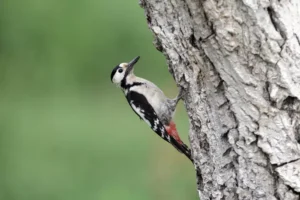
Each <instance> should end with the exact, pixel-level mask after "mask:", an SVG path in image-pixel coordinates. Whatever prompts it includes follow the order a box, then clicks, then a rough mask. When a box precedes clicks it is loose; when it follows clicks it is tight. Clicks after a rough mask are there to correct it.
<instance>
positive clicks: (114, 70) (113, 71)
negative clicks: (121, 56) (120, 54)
mask: <svg viewBox="0 0 300 200" xmlns="http://www.w3.org/2000/svg"><path fill="white" fill-rule="evenodd" d="M119 68H121V67H120V66H119V65H118V66H116V67H115V68H114V69H113V70H112V72H111V75H110V80H111V82H112V79H113V77H114V75H115V74H116V72H117V70H118V69H119Z"/></svg>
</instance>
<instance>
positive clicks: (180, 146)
mask: <svg viewBox="0 0 300 200" xmlns="http://www.w3.org/2000/svg"><path fill="white" fill-rule="evenodd" d="M165 128H166V130H167V133H168V134H169V135H170V136H172V138H174V139H175V140H176V142H175V144H174V145H173V146H174V147H175V148H176V149H177V150H178V151H179V152H181V153H183V154H184V155H185V156H186V157H188V159H190V160H191V161H192V162H193V159H192V155H191V150H190V148H189V147H188V146H187V145H186V144H184V143H183V142H182V140H181V139H180V137H179V134H178V132H177V129H176V125H175V123H174V122H173V121H171V122H170V124H169V125H168V126H166V127H165Z"/></svg>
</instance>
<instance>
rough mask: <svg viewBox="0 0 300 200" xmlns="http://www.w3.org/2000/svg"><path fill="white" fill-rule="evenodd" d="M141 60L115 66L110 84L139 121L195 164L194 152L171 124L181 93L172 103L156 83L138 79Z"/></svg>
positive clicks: (172, 123) (137, 58) (136, 59)
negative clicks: (135, 72)
mask: <svg viewBox="0 0 300 200" xmlns="http://www.w3.org/2000/svg"><path fill="white" fill-rule="evenodd" d="M138 60H139V57H136V58H135V59H133V60H132V61H131V62H129V63H121V64H120V65H118V66H116V67H115V68H114V69H113V71H112V73H111V81H112V82H113V83H114V84H116V85H117V86H118V87H120V88H121V89H122V91H123V92H124V94H125V96H126V99H127V101H128V103H129V105H130V106H131V108H132V109H133V111H134V112H135V113H136V114H137V115H138V116H139V117H140V119H142V120H143V121H145V122H146V123H147V124H148V125H149V126H150V127H151V129H152V130H153V131H154V132H155V133H157V135H159V136H160V137H161V138H162V139H164V140H165V141H167V142H168V143H170V144H172V145H173V146H174V147H175V148H176V149H177V150H178V151H179V152H181V153H183V154H185V155H186V156H187V157H188V158H189V159H190V160H191V161H192V158H191V151H190V149H189V148H188V147H187V146H186V145H185V144H184V143H183V142H182V141H181V139H180V137H179V135H178V133H177V130H176V126H175V124H174V122H173V121H172V118H173V115H174V112H175V108H176V105H177V103H178V101H179V100H180V98H181V96H182V92H180V93H179V95H178V96H177V97H176V98H175V99H169V98H167V97H166V96H165V95H164V93H163V92H162V91H161V90H160V89H159V88H158V87H157V86H156V85H155V84H154V83H152V82H150V81H148V80H146V79H143V78H140V77H137V76H135V75H134V73H133V66H134V64H135V63H136V62H137V61H138Z"/></svg>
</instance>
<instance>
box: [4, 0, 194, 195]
mask: <svg viewBox="0 0 300 200" xmlns="http://www.w3.org/2000/svg"><path fill="white" fill-rule="evenodd" d="M137 55H140V56H141V60H140V61H139V63H138V65H137V66H136V69H135V72H136V74H138V75H140V76H143V77H145V78H148V79H151V80H153V81H154V82H156V83H157V84H158V85H159V86H160V87H161V88H163V90H164V91H166V93H167V94H168V95H169V96H175V94H176V93H177V88H176V86H175V83H174V81H173V80H172V77H171V76H170V74H169V73H168V70H167V66H166V64H165V62H164V58H163V56H162V55H161V54H160V53H159V52H157V51H156V50H155V48H154V47H153V45H152V36H151V33H150V31H149V30H148V28H147V24H146V20H145V17H144V14H143V10H142V9H141V8H140V7H139V5H138V2H137V1H116V0H115V1H114V0H110V1H108V0H100V1H95V0H86V1H79V0H44V1H41V0H23V1H19V0H2V1H1V3H0V163H1V164H0V199H1V200H2V199H3V200H48V199H49V200H56V199H58V200H68V199H70V200H77V199H78V200H82V199H84V200H94V199H95V200H96V199H97V200H100V199H133V200H134V199H138V200H140V199H145V200H147V199H149V200H150V199H151V200H152V199H174V200H176V199H178V200H179V199H197V194H196V186H195V178H194V169H193V166H192V164H191V163H190V162H189V160H188V159H186V158H185V157H184V156H183V155H180V154H178V153H177V152H176V150H174V149H173V148H172V147H171V146H170V145H167V144H166V143H165V142H164V141H162V140H160V139H158V137H157V136H155V134H154V133H152V131H151V130H150V129H149V128H148V127H147V125H146V124H145V123H143V122H140V120H139V119H138V117H137V116H135V114H134V113H133V112H132V111H131V109H130V107H129V106H128V104H127V102H126V100H125V98H124V97H123V94H122V93H121V91H119V89H117V88H115V86H113V85H112V84H111V82H110V72H111V70H112V68H113V67H114V66H116V65H117V64H119V63H120V62H125V61H129V60H131V59H132V58H133V57H135V56H137ZM176 122H177V124H178V125H177V126H178V129H179V131H180V134H181V135H182V137H183V139H184V140H185V141H187V135H188V119H187V117H186V116H185V111H184V108H183V106H182V105H180V107H179V110H178V112H177V118H176Z"/></svg>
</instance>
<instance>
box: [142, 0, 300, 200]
mask: <svg viewBox="0 0 300 200" xmlns="http://www.w3.org/2000/svg"><path fill="white" fill-rule="evenodd" d="M140 4H141V6H142V7H143V8H144V9H145V13H146V18H147V21H148V24H149V27H150V29H151V30H152V31H153V33H154V35H155V45H156V47H157V49H158V50H159V51H161V52H163V53H164V55H165V56H166V58H167V61H168V65H169V70H170V72H171V73H172V74H173V76H174V79H175V81H176V82H177V84H178V86H180V87H183V88H184V89H185V90H186V91H187V93H186V96H185V98H184V102H185V106H186V110H187V112H188V116H189V120H190V132H189V138H190V143H191V148H192V154H193V157H194V159H195V163H194V165H195V168H197V169H200V171H199V173H197V180H198V181H197V184H198V191H199V196H200V198H201V200H206V199H224V200H225V199H226V200H236V199H249V200H250V199H251V200H252V199H253V200H256V199H260V200H263V199H266V200H275V199H280V200H298V199H300V144H299V141H300V1H299V0H140Z"/></svg>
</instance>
